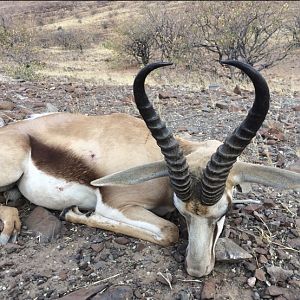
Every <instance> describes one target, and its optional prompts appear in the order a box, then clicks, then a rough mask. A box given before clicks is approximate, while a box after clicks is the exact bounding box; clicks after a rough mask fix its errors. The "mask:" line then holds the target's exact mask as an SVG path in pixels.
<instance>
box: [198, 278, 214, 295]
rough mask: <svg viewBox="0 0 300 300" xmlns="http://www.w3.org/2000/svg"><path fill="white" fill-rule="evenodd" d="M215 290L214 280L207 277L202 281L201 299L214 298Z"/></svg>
mask: <svg viewBox="0 0 300 300" xmlns="http://www.w3.org/2000/svg"><path fill="white" fill-rule="evenodd" d="M215 292H216V281H215V280H214V279H209V280H206V281H205V282H204V285H203V288H202V292H201V299H214V298H215Z"/></svg>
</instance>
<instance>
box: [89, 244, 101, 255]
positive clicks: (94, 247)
mask: <svg viewBox="0 0 300 300" xmlns="http://www.w3.org/2000/svg"><path fill="white" fill-rule="evenodd" d="M91 248H92V249H93V250H94V251H95V252H97V253H99V252H101V251H102V250H103V249H104V244H103V243H99V244H92V245H91Z"/></svg>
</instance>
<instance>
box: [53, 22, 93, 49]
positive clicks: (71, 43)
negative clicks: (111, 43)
mask: <svg viewBox="0 0 300 300" xmlns="http://www.w3.org/2000/svg"><path fill="white" fill-rule="evenodd" d="M50 40H51V41H50V42H49V44H51V45H52V46H59V47H62V48H63V49H65V50H80V51H81V52H83V49H85V48H87V47H89V46H90V44H91V39H90V37H89V35H88V34H87V33H85V32H83V31H80V30H76V31H75V30H65V29H64V28H62V27H58V29H57V31H56V32H54V33H52V35H51V34H50Z"/></svg>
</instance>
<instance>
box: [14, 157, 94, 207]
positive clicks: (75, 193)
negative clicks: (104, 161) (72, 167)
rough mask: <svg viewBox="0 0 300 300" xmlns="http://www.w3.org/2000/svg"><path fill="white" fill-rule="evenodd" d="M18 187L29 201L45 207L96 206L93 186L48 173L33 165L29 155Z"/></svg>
mask: <svg viewBox="0 0 300 300" xmlns="http://www.w3.org/2000/svg"><path fill="white" fill-rule="evenodd" d="M18 187H19V189H20V191H21V193H22V194H23V195H24V196H25V197H26V198H27V199H28V200H29V201H30V202H32V203H34V204H36V205H40V206H43V207H46V208H50V209H55V210H62V209H64V208H66V207H70V206H72V205H76V206H79V207H80V208H84V209H93V208H95V207H96V202H97V196H96V193H95V191H96V190H95V189H94V188H92V187H88V186H86V185H82V184H79V183H77V182H67V181H66V180H64V179H61V178H56V177H54V176H51V175H48V174H47V173H45V172H43V171H41V170H39V169H38V168H37V167H36V166H35V165H34V163H33V161H32V159H31V157H29V159H28V163H27V165H26V169H25V171H24V174H23V176H22V178H21V180H20V182H19V183H18Z"/></svg>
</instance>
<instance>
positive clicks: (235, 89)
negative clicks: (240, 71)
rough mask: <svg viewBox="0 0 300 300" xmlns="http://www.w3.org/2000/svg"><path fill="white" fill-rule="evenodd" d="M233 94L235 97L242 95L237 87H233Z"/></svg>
mask: <svg viewBox="0 0 300 300" xmlns="http://www.w3.org/2000/svg"><path fill="white" fill-rule="evenodd" d="M233 92H234V93H235V94H237V95H242V91H241V88H240V87H239V86H238V85H236V86H235V88H234V89H233Z"/></svg>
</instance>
